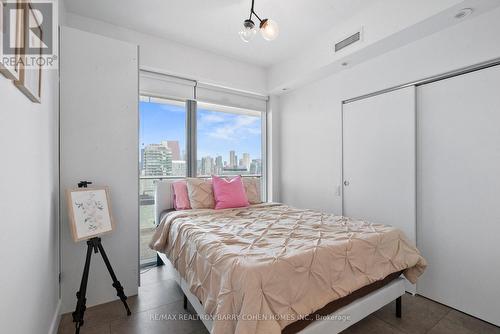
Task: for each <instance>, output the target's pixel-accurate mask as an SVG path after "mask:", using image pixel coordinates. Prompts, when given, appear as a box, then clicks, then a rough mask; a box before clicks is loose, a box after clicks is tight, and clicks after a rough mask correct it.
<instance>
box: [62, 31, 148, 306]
mask: <svg viewBox="0 0 500 334" xmlns="http://www.w3.org/2000/svg"><path fill="white" fill-rule="evenodd" d="M61 60H62V62H61V193H62V194H63V193H64V191H65V190H66V189H68V188H73V187H76V184H77V183H78V181H81V180H89V181H92V182H94V185H96V186H104V185H106V186H109V188H110V191H111V203H112V208H113V215H114V218H115V221H116V229H115V230H114V231H113V233H111V234H107V235H105V236H103V237H102V240H103V246H104V248H105V250H106V252H107V255H108V257H109V258H110V261H111V263H112V265H113V268H114V269H115V273H116V275H117V277H118V279H119V280H120V282H121V283H122V285H123V287H124V288H125V294H126V295H129V296H130V295H134V294H137V286H138V255H139V238H138V231H139V214H138V203H139V199H138V194H139V189H138V183H139V181H138V175H139V173H138V161H139V159H138V149H137V145H138V81H139V78H138V53H137V46H136V45H133V44H129V43H125V42H122V41H118V40H114V39H110V38H107V37H103V36H100V35H94V34H91V33H87V32H83V31H80V30H76V29H72V28H66V27H65V28H63V29H62V49H61ZM62 198H63V199H64V196H62ZM61 224H62V231H61V233H62V236H61V237H62V269H63V271H62V296H63V311H64V312H68V311H71V310H73V309H74V307H75V305H76V297H75V292H76V291H77V290H78V288H79V284H80V279H81V275H82V271H83V265H84V262H85V251H86V247H87V245H86V244H85V243H84V242H80V243H77V244H75V243H74V242H73V240H72V239H71V236H70V230H69V226H68V218H67V212H66V202H65V200H63V201H62V222H61ZM111 284H112V281H111V278H110V277H109V274H108V271H107V270H106V267H105V266H104V263H103V261H102V258H101V257H100V255H99V254H94V256H93V259H92V263H91V266H90V277H89V284H88V290H87V306H92V305H95V304H99V303H104V302H108V301H111V300H114V299H116V298H117V297H116V290H115V289H114V288H113V287H112V286H111Z"/></svg>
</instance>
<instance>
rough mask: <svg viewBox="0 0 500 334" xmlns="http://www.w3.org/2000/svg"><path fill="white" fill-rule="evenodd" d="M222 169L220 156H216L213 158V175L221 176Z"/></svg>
mask: <svg viewBox="0 0 500 334" xmlns="http://www.w3.org/2000/svg"><path fill="white" fill-rule="evenodd" d="M223 168H224V164H223V162H222V156H220V155H219V156H217V158H215V170H214V172H215V174H216V175H220V174H222V169H223Z"/></svg>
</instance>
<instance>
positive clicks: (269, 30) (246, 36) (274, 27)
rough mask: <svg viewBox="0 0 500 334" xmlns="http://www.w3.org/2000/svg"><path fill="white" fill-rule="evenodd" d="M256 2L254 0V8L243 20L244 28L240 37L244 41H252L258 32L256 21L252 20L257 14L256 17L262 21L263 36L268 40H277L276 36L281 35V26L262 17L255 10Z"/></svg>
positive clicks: (261, 32) (261, 30)
mask: <svg viewBox="0 0 500 334" xmlns="http://www.w3.org/2000/svg"><path fill="white" fill-rule="evenodd" d="M254 3H255V0H252V8H251V9H250V17H249V18H248V19H247V20H245V21H243V28H242V29H241V31H240V33H239V34H240V37H241V39H242V40H243V42H246V43H248V42H250V41H251V40H252V38H253V37H254V36H255V34H256V33H257V29H255V23H254V22H253V21H252V16H254V15H255V17H256V18H257V19H258V20H259V22H260V25H259V27H260V34H261V35H262V38H264V39H265V40H266V41H272V40H275V39H276V37H278V35H279V28H278V24H277V23H276V22H275V21H273V20H270V19H263V20H262V19H261V18H260V17H259V16H258V15H257V13H255V11H254Z"/></svg>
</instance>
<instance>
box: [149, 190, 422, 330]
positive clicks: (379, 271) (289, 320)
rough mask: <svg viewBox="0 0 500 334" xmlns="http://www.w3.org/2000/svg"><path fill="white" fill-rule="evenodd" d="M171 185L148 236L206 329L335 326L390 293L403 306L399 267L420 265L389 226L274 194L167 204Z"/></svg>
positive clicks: (413, 269)
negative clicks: (286, 201)
mask: <svg viewBox="0 0 500 334" xmlns="http://www.w3.org/2000/svg"><path fill="white" fill-rule="evenodd" d="M170 189H171V185H170V181H162V182H160V183H158V185H157V192H156V199H155V200H156V203H157V204H156V215H157V220H158V222H159V224H158V227H157V229H156V231H155V234H154V236H153V238H152V240H151V243H150V246H151V248H153V249H155V250H157V251H158V254H159V257H160V258H161V259H162V260H163V261H170V262H171V263H172V264H173V266H174V268H175V269H176V270H177V282H178V283H179V285H180V287H181V289H182V290H183V292H184V294H185V298H186V299H187V300H189V302H190V304H191V305H192V306H193V308H194V309H195V311H196V312H197V313H198V315H199V316H200V319H201V320H202V321H203V323H204V324H205V326H206V327H207V329H208V330H209V331H210V332H211V333H213V334H224V333H242V334H247V333H248V334H257V333H266V334H267V333H269V334H272V333H287V334H288V333H297V332H300V333H324V332H326V331H328V332H329V333H338V332H340V331H342V330H344V329H346V328H348V327H349V326H351V325H352V324H354V323H356V322H357V321H359V320H361V319H363V318H364V317H366V316H367V315H369V314H370V313H372V312H374V311H376V310H377V309H379V308H381V307H383V306H384V305H386V304H388V303H390V302H392V301H394V300H396V301H397V302H396V304H397V310H396V315H397V316H401V298H400V297H401V296H402V295H403V294H404V293H405V288H404V278H402V277H401V274H402V275H404V277H406V279H408V280H409V281H410V282H412V283H414V282H415V281H416V280H417V278H418V277H419V276H420V275H421V274H422V273H423V271H424V270H425V267H426V262H425V260H424V259H423V258H422V256H421V255H420V253H419V252H418V250H417V249H416V248H415V247H414V246H413V245H411V243H410V242H409V241H408V240H407V239H406V237H405V236H404V234H403V233H402V232H401V231H399V230H398V229H395V228H393V227H390V226H385V225H380V224H371V223H368V222H364V221H357V220H353V219H349V218H346V217H341V216H334V215H330V214H325V213H321V212H316V211H312V210H302V209H296V208H292V207H289V206H286V205H283V204H279V203H263V204H258V205H252V206H250V207H248V208H239V209H226V210H207V209H204V210H186V211H172V210H171V208H172V206H173V205H172V194H171V190H170ZM165 212H167V213H166V214H165Z"/></svg>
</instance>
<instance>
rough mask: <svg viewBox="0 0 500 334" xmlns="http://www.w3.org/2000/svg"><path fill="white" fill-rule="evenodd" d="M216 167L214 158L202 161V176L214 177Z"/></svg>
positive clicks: (206, 158)
mask: <svg viewBox="0 0 500 334" xmlns="http://www.w3.org/2000/svg"><path fill="white" fill-rule="evenodd" d="M214 167H215V165H214V158H212V157H210V156H208V157H204V158H202V159H201V170H200V172H201V175H212V174H213V173H214Z"/></svg>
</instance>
